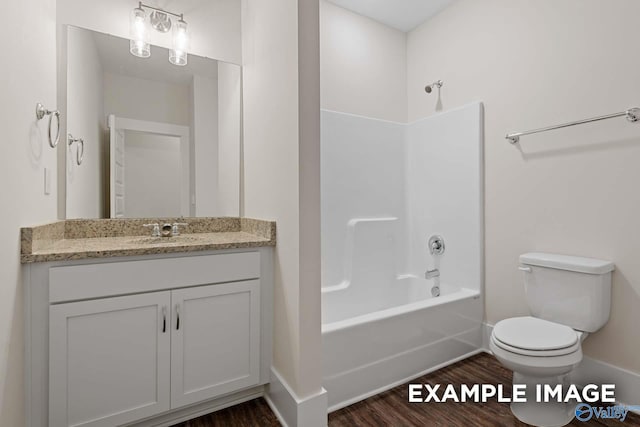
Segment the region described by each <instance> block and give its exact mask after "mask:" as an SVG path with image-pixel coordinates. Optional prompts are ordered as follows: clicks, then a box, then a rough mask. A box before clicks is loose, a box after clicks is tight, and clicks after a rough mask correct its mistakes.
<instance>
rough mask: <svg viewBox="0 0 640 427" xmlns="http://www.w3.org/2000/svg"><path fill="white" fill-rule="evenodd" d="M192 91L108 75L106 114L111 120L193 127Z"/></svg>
mask: <svg viewBox="0 0 640 427" xmlns="http://www.w3.org/2000/svg"><path fill="white" fill-rule="evenodd" d="M190 96H191V95H190V87H189V85H186V84H185V85H181V84H174V83H166V82H157V81H153V80H147V79H139V78H136V77H129V76H123V75H119V74H114V73H111V72H108V71H107V72H105V73H104V112H105V114H106V115H107V116H108V115H109V114H114V115H116V116H117V117H125V118H128V119H137V120H146V121H151V122H162V123H170V124H174V125H182V126H189V125H190V124H191V115H190V103H191V99H190Z"/></svg>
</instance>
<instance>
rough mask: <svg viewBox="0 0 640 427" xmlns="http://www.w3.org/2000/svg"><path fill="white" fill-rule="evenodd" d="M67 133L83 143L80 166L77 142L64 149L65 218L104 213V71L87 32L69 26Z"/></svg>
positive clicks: (97, 216)
mask: <svg viewBox="0 0 640 427" xmlns="http://www.w3.org/2000/svg"><path fill="white" fill-rule="evenodd" d="M67 46H68V54H67V78H68V81H71V82H73V84H72V85H70V86H68V87H67V117H66V121H67V132H68V133H70V134H72V135H73V136H74V137H75V138H82V139H83V140H84V159H83V161H82V165H80V166H78V164H77V163H76V156H77V150H78V147H77V143H74V145H73V146H72V147H70V148H67V150H66V151H67V162H66V166H67V171H66V174H67V179H66V182H67V212H66V216H67V218H100V217H102V215H103V214H104V197H103V191H102V189H103V186H104V182H103V181H104V148H105V147H104V145H105V132H106V116H105V115H104V93H103V79H104V72H103V68H102V64H101V63H100V57H99V55H98V51H97V48H96V44H95V41H94V39H93V36H92V34H91V33H89V32H87V31H83V30H79V29H78V28H75V27H69V31H68V38H67Z"/></svg>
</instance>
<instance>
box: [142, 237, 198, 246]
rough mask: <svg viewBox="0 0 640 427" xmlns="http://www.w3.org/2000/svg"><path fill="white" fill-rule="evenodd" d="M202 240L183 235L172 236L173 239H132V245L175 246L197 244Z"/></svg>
mask: <svg viewBox="0 0 640 427" xmlns="http://www.w3.org/2000/svg"><path fill="white" fill-rule="evenodd" d="M199 241H200V238H198V237H196V236H189V235H182V236H172V237H140V238H135V239H131V242H132V243H135V244H143V245H160V244H162V245H166V244H170V243H175V244H185V243H196V242H199Z"/></svg>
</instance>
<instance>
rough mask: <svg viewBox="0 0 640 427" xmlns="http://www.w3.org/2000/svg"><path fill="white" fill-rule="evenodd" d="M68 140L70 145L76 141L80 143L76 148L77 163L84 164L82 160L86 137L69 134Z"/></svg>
mask: <svg viewBox="0 0 640 427" xmlns="http://www.w3.org/2000/svg"><path fill="white" fill-rule="evenodd" d="M67 141H68V143H67V144H68V145H69V147H71V146H72V145H73V143H74V142H77V143H78V148H76V163H77V164H78V166H80V165H81V164H82V160H84V139H82V138H74V137H73V135H71V134H67Z"/></svg>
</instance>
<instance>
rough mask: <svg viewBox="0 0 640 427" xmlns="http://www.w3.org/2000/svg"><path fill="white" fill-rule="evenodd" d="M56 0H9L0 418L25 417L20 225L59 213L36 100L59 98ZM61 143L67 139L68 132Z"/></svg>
mask: <svg viewBox="0 0 640 427" xmlns="http://www.w3.org/2000/svg"><path fill="white" fill-rule="evenodd" d="M55 7H56V2H55V0H29V1H20V2H6V3H5V4H3V8H4V13H5V14H6V15H5V16H7V17H9V19H6V20H5V22H4V24H3V25H2V27H1V28H0V38H1V39H2V40H4V41H5V44H4V48H3V49H4V53H3V55H2V57H1V59H0V68H1V69H2V81H3V94H2V97H1V98H0V126H1V128H2V132H3V134H2V137H3V140H4V144H3V153H2V156H0V178H1V179H2V182H3V183H4V185H3V186H2V193H1V195H2V206H1V207H0V223H2V226H3V228H4V231H5V234H4V236H3V238H2V240H1V242H0V259H1V260H2V261H1V264H0V284H1V286H0V425H2V426H22V425H24V424H25V419H24V362H23V359H24V351H23V348H24V323H23V316H24V310H23V304H24V301H23V297H22V290H23V287H22V277H21V276H22V275H21V266H20V227H21V226H27V225H33V224H37V223H42V222H46V221H51V220H54V219H55V218H56V212H57V202H56V184H55V177H56V173H57V169H56V163H57V162H56V152H55V150H53V149H51V148H50V147H49V143H48V140H47V136H46V133H47V121H45V120H42V121H40V122H36V118H35V112H34V111H35V105H36V102H42V103H43V104H44V105H45V106H46V107H48V108H50V109H55V108H57V106H56V43H55V40H56V39H55V37H56V28H55ZM60 143H61V144H64V138H62V141H61V142H60ZM44 168H49V169H51V171H52V179H53V180H54V181H53V184H52V193H51V194H50V195H48V196H47V195H44V179H43V177H44Z"/></svg>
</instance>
